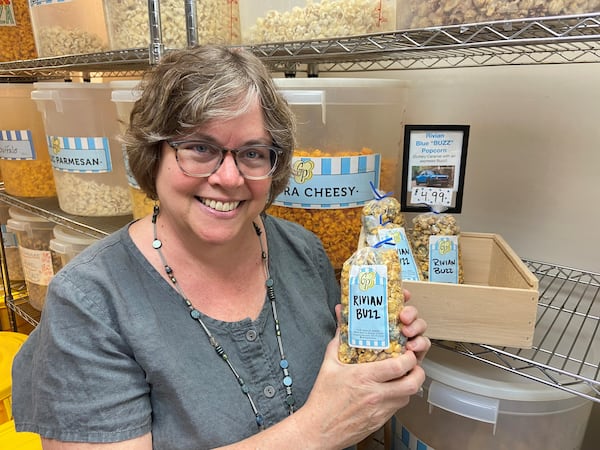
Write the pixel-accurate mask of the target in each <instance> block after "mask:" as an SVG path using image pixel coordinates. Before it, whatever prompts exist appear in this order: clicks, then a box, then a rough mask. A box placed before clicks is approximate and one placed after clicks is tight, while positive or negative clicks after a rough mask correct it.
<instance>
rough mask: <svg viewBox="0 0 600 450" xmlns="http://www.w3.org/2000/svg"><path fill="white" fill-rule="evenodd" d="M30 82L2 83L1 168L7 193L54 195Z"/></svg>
mask: <svg viewBox="0 0 600 450" xmlns="http://www.w3.org/2000/svg"><path fill="white" fill-rule="evenodd" d="M32 90H33V86H32V84H30V83H22V84H21V83H0V111H2V114H0V170H1V171H2V176H3V178H4V188H5V189H6V192H7V193H9V194H11V195H15V196H17V197H54V196H56V187H55V185H54V176H53V174H52V164H51V163H50V155H49V153H48V146H47V144H46V137H45V133H44V123H43V121H42V116H41V114H40V113H39V111H38V110H37V108H36V105H35V103H34V102H32V101H31V91H32Z"/></svg>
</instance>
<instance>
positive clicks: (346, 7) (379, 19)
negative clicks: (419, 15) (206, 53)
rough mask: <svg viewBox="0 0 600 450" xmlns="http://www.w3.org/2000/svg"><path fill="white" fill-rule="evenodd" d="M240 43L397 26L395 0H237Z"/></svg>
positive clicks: (349, 33)
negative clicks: (240, 32) (238, 0)
mask: <svg viewBox="0 0 600 450" xmlns="http://www.w3.org/2000/svg"><path fill="white" fill-rule="evenodd" d="M240 18H241V24H242V25H241V28H242V43H244V44H259V43H264V42H283V41H299V40H306V39H309V40H316V39H326V38H333V37H342V36H355V35H362V34H369V33H381V32H385V31H392V30H395V29H396V0H267V1H262V0H240Z"/></svg>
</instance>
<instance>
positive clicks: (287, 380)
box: [283, 377, 292, 386]
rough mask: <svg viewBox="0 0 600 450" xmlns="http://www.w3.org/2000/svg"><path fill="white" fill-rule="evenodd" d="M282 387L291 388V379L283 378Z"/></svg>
mask: <svg viewBox="0 0 600 450" xmlns="http://www.w3.org/2000/svg"><path fill="white" fill-rule="evenodd" d="M283 385H284V386H291V385H292V377H284V378H283Z"/></svg>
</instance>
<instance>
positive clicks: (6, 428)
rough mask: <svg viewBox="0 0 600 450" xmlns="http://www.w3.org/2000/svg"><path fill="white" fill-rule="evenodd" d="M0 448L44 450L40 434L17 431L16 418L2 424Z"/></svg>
mask: <svg viewBox="0 0 600 450" xmlns="http://www.w3.org/2000/svg"><path fill="white" fill-rule="evenodd" d="M0 448H1V449H2V450H42V440H41V439H40V435H39V434H35V433H28V432H17V431H16V430H15V422H14V420H9V421H8V422H6V423H3V424H2V425H0Z"/></svg>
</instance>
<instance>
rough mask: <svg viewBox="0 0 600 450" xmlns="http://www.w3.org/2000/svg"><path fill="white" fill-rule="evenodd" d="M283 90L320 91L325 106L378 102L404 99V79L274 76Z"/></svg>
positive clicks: (372, 103)
mask: <svg viewBox="0 0 600 450" xmlns="http://www.w3.org/2000/svg"><path fill="white" fill-rule="evenodd" d="M274 81H275V85H276V86H277V87H278V88H279V89H280V90H284V91H290V90H294V89H297V90H322V91H324V92H325V95H324V97H325V103H326V104H328V105H379V104H386V105H388V104H395V103H399V102H403V101H404V100H405V99H404V98H403V97H402V95H403V93H404V89H405V88H406V87H407V86H408V82H407V81H406V80H393V79H379V78H320V77H317V78H274ZM288 95H289V93H288Z"/></svg>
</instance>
